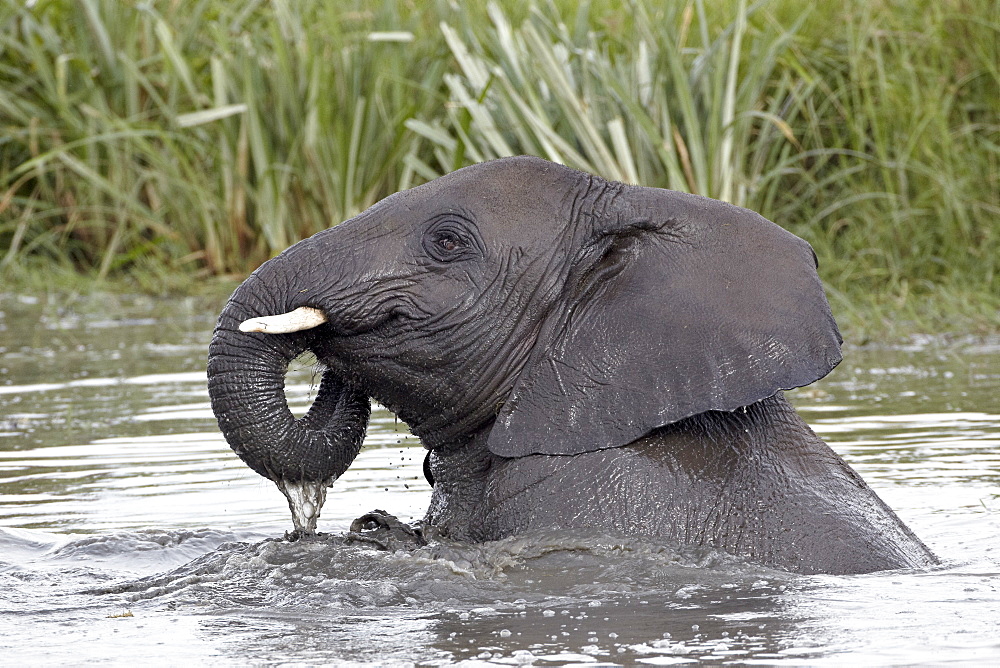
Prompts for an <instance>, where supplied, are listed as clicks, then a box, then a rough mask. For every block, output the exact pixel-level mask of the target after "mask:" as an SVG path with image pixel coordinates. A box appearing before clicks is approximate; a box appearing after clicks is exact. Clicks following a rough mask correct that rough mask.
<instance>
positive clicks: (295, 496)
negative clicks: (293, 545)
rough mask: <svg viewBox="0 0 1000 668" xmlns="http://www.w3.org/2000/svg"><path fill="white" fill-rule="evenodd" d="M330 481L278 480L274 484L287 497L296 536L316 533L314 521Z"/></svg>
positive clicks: (316, 518) (317, 517) (321, 506)
mask: <svg viewBox="0 0 1000 668" xmlns="http://www.w3.org/2000/svg"><path fill="white" fill-rule="evenodd" d="M331 483H332V481H319V482H310V481H306V480H300V481H298V482H292V481H290V480H278V481H277V482H276V484H277V485H278V489H280V490H281V493H282V494H284V495H285V498H286V499H288V508H289V510H291V511H292V524H293V525H294V527H295V531H294V533H293V534H292V535H293V536H295V537H296V538H298V537H301V536H312V535H315V533H316V522H317V521H318V520H319V513H320V511H321V510H322V509H323V504H324V503H326V490H327V488H328V487H329V486H330V484H331Z"/></svg>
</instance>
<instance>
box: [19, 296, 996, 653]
mask: <svg viewBox="0 0 1000 668" xmlns="http://www.w3.org/2000/svg"><path fill="white" fill-rule="evenodd" d="M219 306H220V304H208V305H206V304H205V303H204V302H202V301H197V300H193V299H188V300H178V301H173V302H164V301H157V300H151V299H145V298H122V297H114V296H101V297H92V298H87V299H83V298H76V299H70V298H68V297H50V298H41V299H39V298H33V297H24V296H14V295H4V296H0V656H2V657H3V662H4V664H7V665H17V664H33V665H51V664H67V663H69V664H82V663H92V662H106V663H107V662H110V663H113V664H114V663H129V664H133V663H137V662H138V663H141V664H146V665H149V664H152V665H159V664H166V665H174V664H180V663H184V662H190V661H194V662H201V663H208V662H211V663H213V664H215V665H223V666H225V665H245V664H248V663H250V664H260V665H271V664H287V663H291V664H335V665H352V664H357V665H362V664H364V665H369V664H372V663H381V664H384V665H414V664H415V665H449V664H454V663H460V664H462V665H470V666H472V665H530V664H534V665H546V666H558V665H672V664H682V663H695V662H705V663H711V664H713V665H714V664H727V663H732V664H739V665H751V664H758V665H810V666H812V665H826V664H832V665H842V664H848V663H853V664H858V665H898V664H917V663H967V664H969V665H985V664H994V665H995V664H998V663H1000V341H998V340H987V341H981V340H979V341H974V340H971V339H969V340H956V341H943V340H940V339H937V340H931V339H927V340H923V339H914V340H913V341H912V342H911V343H910V344H908V345H905V346H897V347H892V348H885V347H879V348H876V347H868V348H848V349H847V351H846V352H847V359H846V360H845V361H844V362H843V363H842V364H841V366H840V367H839V368H838V369H837V370H836V371H835V372H834V373H833V374H831V375H830V376H829V377H828V378H827V379H824V380H823V381H821V382H819V383H817V384H815V385H814V386H812V387H810V388H807V389H804V390H799V391H796V392H792V393H789V394H790V397H791V398H792V400H793V401H794V402H795V404H796V405H797V407H798V408H799V410H800V411H801V412H802V414H803V415H804V416H805V418H806V419H807V421H809V422H810V424H811V425H812V426H813V428H814V429H815V430H816V431H817V432H818V433H819V434H820V435H821V436H823V437H824V438H826V439H827V441H828V442H829V443H830V444H831V445H832V446H833V447H834V449H836V450H837V451H838V452H839V453H840V454H841V455H843V456H844V457H845V458H846V459H847V460H848V461H849V462H850V463H851V465H852V466H854V467H855V468H856V469H857V470H858V471H859V472H860V473H861V474H862V475H863V476H864V477H865V478H866V479H867V480H868V482H869V483H870V484H871V485H872V487H873V488H874V489H875V490H876V491H877V492H878V493H879V494H880V495H881V496H882V497H883V498H884V499H885V500H886V501H887V502H888V503H889V505H890V506H892V507H893V508H895V509H896V511H897V513H898V514H899V515H900V516H901V517H902V518H903V520H904V521H905V522H906V523H908V524H909V525H910V527H912V528H913V529H914V530H915V531H916V533H917V534H918V535H919V536H920V537H921V538H922V539H923V540H924V541H925V542H926V543H927V544H928V545H929V546H930V547H931V548H932V549H933V550H934V551H935V552H936V553H937V554H938V555H939V556H940V557H941V558H942V560H943V561H944V564H943V565H942V566H941V567H938V568H933V569H929V570H923V571H899V572H889V573H879V574H873V575H861V576H846V577H845V576H837V577H834V576H797V575H790V574H787V573H782V572H777V571H770V570H767V569H763V568H759V567H756V566H752V565H747V564H741V563H739V562H737V561H736V560H734V559H730V558H727V557H726V556H725V555H720V554H712V553H705V552H698V551H692V550H687V551H684V550H672V549H670V548H669V547H667V546H663V545H656V544H650V543H645V542H643V541H637V540H625V539H621V538H616V537H613V536H599V535H593V536H590V535H565V534H560V533H553V534H552V535H546V536H532V537H521V538H514V539H510V540H506V541H501V542H498V543H492V544H486V545H482V546H469V545H458V544H435V545H432V546H428V547H425V548H421V549H420V550H417V551H416V552H410V551H402V550H399V551H395V552H393V551H381V550H377V549H375V548H374V547H371V546H368V545H363V544H357V543H352V544H347V541H345V539H344V533H345V532H346V530H347V528H348V526H349V525H350V522H351V520H352V519H354V518H355V517H357V516H359V515H361V514H363V513H364V512H366V511H369V510H372V509H374V508H381V509H384V510H386V511H388V512H390V513H394V514H396V515H397V516H399V517H400V518H401V519H403V520H406V521H411V520H415V519H417V518H419V517H420V516H421V515H422V514H423V511H424V509H425V508H426V506H427V502H428V499H429V497H430V492H429V488H428V486H427V484H426V483H425V482H424V479H423V476H422V474H421V463H422V460H423V452H422V450H421V449H420V446H419V443H417V442H416V440H415V439H413V437H411V436H409V435H408V433H407V431H406V427H405V425H403V424H400V423H397V422H396V421H395V420H394V418H393V416H392V415H391V414H388V413H386V412H384V411H376V412H375V413H374V415H373V420H372V424H371V427H370V429H369V436H368V439H367V441H366V447H365V449H364V450H363V452H362V454H361V455H360V456H359V457H358V459H357V461H356V462H355V463H354V466H353V467H352V468H351V470H350V471H349V472H348V473H347V474H345V475H344V476H343V478H341V479H340V480H339V481H338V482H337V483H336V485H335V486H334V487H333V488H332V489H331V490H330V493H329V497H328V500H327V503H326V506H325V507H324V509H323V514H322V517H321V519H320V531H322V532H325V534H326V535H324V536H322V537H321V538H320V539H319V540H315V541H309V542H298V543H289V542H286V541H284V540H281V538H282V537H283V535H284V532H285V531H286V530H289V529H291V518H290V514H289V511H288V508H287V506H286V503H285V501H284V498H283V497H282V496H281V494H280V493H279V492H278V490H277V488H276V487H275V486H274V485H273V484H272V483H270V482H268V481H266V480H264V479H263V478H260V477H259V476H257V475H256V474H254V473H253V472H252V471H250V469H248V468H246V467H245V466H244V465H243V464H242V462H240V461H239V460H238V459H237V458H236V457H235V456H234V455H233V454H232V453H231V452H230V450H229V449H228V447H227V446H226V443H225V442H224V440H223V439H222V437H221V435H220V434H219V432H218V430H217V428H216V425H215V421H214V418H213V417H212V413H211V410H210V408H209V402H208V395H207V392H206V390H205V374H204V364H205V361H204V358H205V352H206V348H207V345H208V340H209V336H210V333H211V329H212V326H213V324H214V318H215V314H216V312H217V310H218V308H219ZM296 366H297V368H294V369H293V370H292V371H291V372H290V376H289V388H288V394H289V402H290V404H291V405H292V407H293V410H295V411H304V410H305V408H306V406H307V405H308V402H309V398H310V396H311V392H313V391H314V390H315V381H316V378H317V376H316V371H315V370H314V369H313V368H312V367H311V366H310V365H309V364H308V363H303V364H301V365H296ZM299 367H300V368H299Z"/></svg>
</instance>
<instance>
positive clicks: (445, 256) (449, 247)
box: [424, 220, 477, 262]
mask: <svg viewBox="0 0 1000 668" xmlns="http://www.w3.org/2000/svg"><path fill="white" fill-rule="evenodd" d="M476 248H477V246H476V243H475V241H474V240H473V238H472V236H471V233H470V232H469V231H468V230H466V229H464V228H463V227H461V226H460V225H459V224H457V223H456V222H454V221H450V220H449V221H447V222H445V223H443V224H438V225H435V226H434V227H432V228H431V229H430V230H428V232H427V235H426V236H425V237H424V249H425V250H426V251H427V254H428V255H430V256H431V257H432V258H434V259H435V260H437V261H438V262H450V261H452V260H459V259H462V258H465V257H468V256H469V255H470V254H471V253H472V252H473V251H474V250H475V249H476Z"/></svg>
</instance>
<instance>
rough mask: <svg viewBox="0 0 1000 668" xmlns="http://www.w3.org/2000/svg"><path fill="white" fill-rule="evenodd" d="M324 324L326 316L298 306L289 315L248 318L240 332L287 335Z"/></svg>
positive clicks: (307, 307) (314, 309) (317, 311)
mask: <svg viewBox="0 0 1000 668" xmlns="http://www.w3.org/2000/svg"><path fill="white" fill-rule="evenodd" d="M325 322H326V315H325V314H324V313H323V312H322V311H320V310H319V309H318V308H312V307H311V306H300V307H299V308H297V309H295V310H294V311H292V312H290V313H282V314H281V315H265V316H261V317H260V318H250V319H249V320H245V321H243V323H242V324H240V331H241V332H264V333H265V334H289V333H291V332H301V331H302V330H304V329H312V328H313V327H318V326H320V325H322V324H323V323H325Z"/></svg>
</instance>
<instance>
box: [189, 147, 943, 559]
mask: <svg viewBox="0 0 1000 668" xmlns="http://www.w3.org/2000/svg"><path fill="white" fill-rule="evenodd" d="M301 306H310V307H314V308H318V309H320V310H321V311H323V313H324V314H325V315H326V317H327V318H328V322H327V323H326V324H323V325H320V326H318V327H316V328H314V329H310V330H307V331H302V332H295V333H292V334H263V333H244V332H241V331H239V330H238V325H239V324H240V323H241V322H243V321H244V320H247V319H249V318H253V317H257V316H266V315H274V314H279V313H286V312H289V311H292V310H294V309H296V308H298V307H301ZM840 342H841V340H840V335H839V332H838V330H837V326H836V323H835V322H834V320H833V317H832V315H831V314H830V309H829V306H828V304H827V301H826V297H825V295H824V293H823V288H822V286H821V284H820V281H819V278H818V276H817V274H816V262H815V255H814V254H813V252H812V249H811V248H810V247H809V245H808V244H807V243H805V242H804V241H802V240H801V239H799V238H798V237H795V236H794V235H792V234H790V233H788V232H786V231H784V230H783V229H781V228H780V227H778V226H777V225H774V224H773V223H771V222H769V221H767V220H766V219H764V218H762V217H761V216H759V215H757V214H755V213H753V212H751V211H747V210H745V209H741V208H738V207H734V206H731V205H728V204H725V203H722V202H718V201H715V200H710V199H706V198H702V197H697V196H692V195H687V194H682V193H676V192H671V191H667V190H661V189H656V188H643V187H637V186H625V185H622V184H619V183H611V182H607V181H605V180H603V179H600V178H598V177H595V176H592V175H589V174H584V173H581V172H578V171H575V170H572V169H569V168H566V167H563V166H560V165H556V164H553V163H550V162H546V161H544V160H541V159H538V158H527V157H519V158H506V159H502V160H496V161H493V162H488V163H483V164H480V165H475V166H472V167H468V168H465V169H461V170H458V171H457V172H454V173H452V174H449V175H447V176H444V177H441V178H439V179H437V180H435V181H432V182H430V183H428V184H425V185H423V186H420V187H417V188H413V189H412V190H408V191H405V192H401V193H397V194H395V195H393V196H391V197H389V198H387V199H385V200H383V201H381V202H379V203H378V204H376V205H374V206H372V207H371V208H370V209H368V210H367V211H365V212H363V213H362V214H360V215H359V216H357V217H356V218H353V219H351V220H349V221H347V222H344V223H342V224H340V225H337V226H336V227H333V228H331V229H328V230H325V231H323V232H320V233H319V234H316V235H315V236H313V237H311V238H310V239H307V240H305V241H302V242H300V243H298V244H296V245H294V246H292V247H291V248H289V249H288V250H287V251H285V252H284V253H282V254H281V255H280V256H278V257H276V258H274V259H272V260H270V261H269V262H267V263H265V264H264V265H263V266H261V267H260V269H258V270H257V271H256V272H255V273H254V274H253V275H252V276H251V277H250V278H248V279H247V281H246V282H244V284H243V285H241V286H240V287H239V288H238V289H237V290H236V292H235V293H234V294H233V297H232V298H231V300H230V302H229V304H228V305H227V306H226V308H225V309H224V311H223V313H222V315H221V317H220V319H219V324H218V327H217V329H216V332H215V336H214V338H213V341H212V344H211V348H210V354H209V368H208V369H209V390H210V394H211V397H212V406H213V409H214V410H215V413H216V415H217V416H218V419H219V424H220V427H221V429H222V431H223V433H224V434H225V436H226V438H227V440H228V441H229V443H230V445H231V446H232V447H233V449H234V450H235V451H236V452H237V454H239V455H240V457H242V458H243V459H244V461H245V462H246V463H247V464H249V465H250V466H251V467H252V468H253V469H254V470H255V471H257V472H258V473H260V474H261V475H264V476H266V477H268V478H270V479H271V480H274V481H276V482H278V483H279V484H281V483H282V481H292V482H296V481H306V482H322V483H324V484H330V483H332V482H333V480H335V479H336V478H337V477H338V476H339V475H340V474H342V473H343V471H344V470H346V469H347V467H348V466H350V464H351V462H352V461H353V460H354V457H355V456H356V455H357V453H358V450H359V449H360V446H361V441H362V439H363V437H364V431H365V428H366V424H367V418H368V410H369V409H368V398H369V397H372V398H374V399H376V400H378V401H379V402H381V403H382V404H383V405H385V406H386V407H387V408H389V409H390V410H392V411H393V412H395V413H396V414H397V415H398V416H399V417H400V419H402V420H404V421H405V422H406V423H407V424H408V425H409V426H410V428H411V430H412V431H413V433H414V434H416V435H417V436H419V437H420V439H421V440H422V442H423V444H424V445H425V447H427V448H428V450H429V454H428V460H427V466H426V469H427V473H428V477H429V479H431V480H433V485H434V491H433V496H432V499H431V504H430V508H429V509H428V511H427V515H426V518H425V523H427V524H429V525H432V526H434V527H435V528H436V530H437V531H438V532H440V533H441V534H442V535H445V536H448V537H451V538H454V539H458V540H469V541H486V540H495V539H500V538H503V537H506V536H510V535H514V534H518V533H524V532H545V531H546V530H550V529H552V528H559V529H573V528H578V529H581V530H586V531H593V530H600V531H607V532H610V533H615V534H619V535H620V534H625V535H632V536H644V537H655V538H660V539H663V540H665V541H667V542H672V543H678V544H681V545H688V546H691V545H693V546H705V547H713V548H718V549H721V550H725V551H727V552H730V553H732V554H734V555H738V556H741V557H744V558H746V559H748V560H750V561H753V562H757V563H760V564H764V565H767V566H772V567H776V568H781V569H785V570H789V571H795V572H801V573H864V572H871V571H878V570H886V569H896V568H913V567H924V566H928V565H931V564H934V563H936V559H935V557H934V555H933V554H932V553H931V552H930V551H929V550H928V549H927V548H926V547H925V546H924V545H923V544H922V543H921V542H920V541H919V540H918V539H917V538H916V537H915V536H914V535H913V533H912V532H911V531H910V530H909V529H908V528H907V527H906V526H905V525H904V524H903V523H902V522H901V521H900V520H899V518H898V517H896V515H895V514H894V513H893V512H892V511H891V510H890V509H889V508H888V507H887V506H886V505H885V504H884V503H883V502H882V501H881V500H880V499H879V498H878V497H877V496H876V495H875V493H874V492H873V491H872V490H871V489H870V488H869V487H868V486H867V485H866V484H865V483H864V481H863V480H862V479H861V478H860V477H859V476H858V475H857V474H856V473H855V472H854V471H853V470H852V469H851V468H850V467H849V466H848V465H847V464H846V463H845V462H844V461H843V460H842V459H841V458H840V457H838V456H837V455H836V454H835V453H834V452H833V451H832V450H831V449H830V448H829V447H828V446H827V445H826V444H825V443H823V441H822V440H821V439H820V438H819V437H817V436H816V434H814V433H813V432H812V430H810V429H809V427H808V426H807V425H806V424H805V423H804V422H803V421H802V419H801V418H800V417H799V416H798V414H797V413H796V412H795V410H794V409H793V408H792V407H791V406H790V405H789V404H788V402H787V401H786V400H785V399H784V397H783V395H782V393H781V391H782V390H785V389H791V388H794V387H800V386H803V385H807V384H809V383H811V382H813V381H815V380H817V379H819V378H822V377H823V376H825V375H826V374H827V373H829V371H830V370H831V369H832V368H833V367H834V366H836V364H837V363H838V362H839V361H840ZM304 350H312V351H313V352H314V353H315V354H316V355H317V357H318V358H319V359H320V360H321V361H322V362H323V363H324V364H325V365H326V367H327V370H326V372H325V375H324V379H323V383H322V387H321V391H320V393H319V395H318V396H317V399H316V401H315V404H314V406H313V407H312V409H311V410H310V412H309V414H308V415H307V416H306V417H304V418H302V419H300V420H295V419H294V418H293V417H292V416H291V413H289V411H288V408H287V405H286V403H285V400H284V394H283V383H284V374H285V370H286V368H287V364H288V362H289V360H291V359H292V358H293V357H295V356H296V355H297V354H299V353H300V352H302V351H304Z"/></svg>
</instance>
